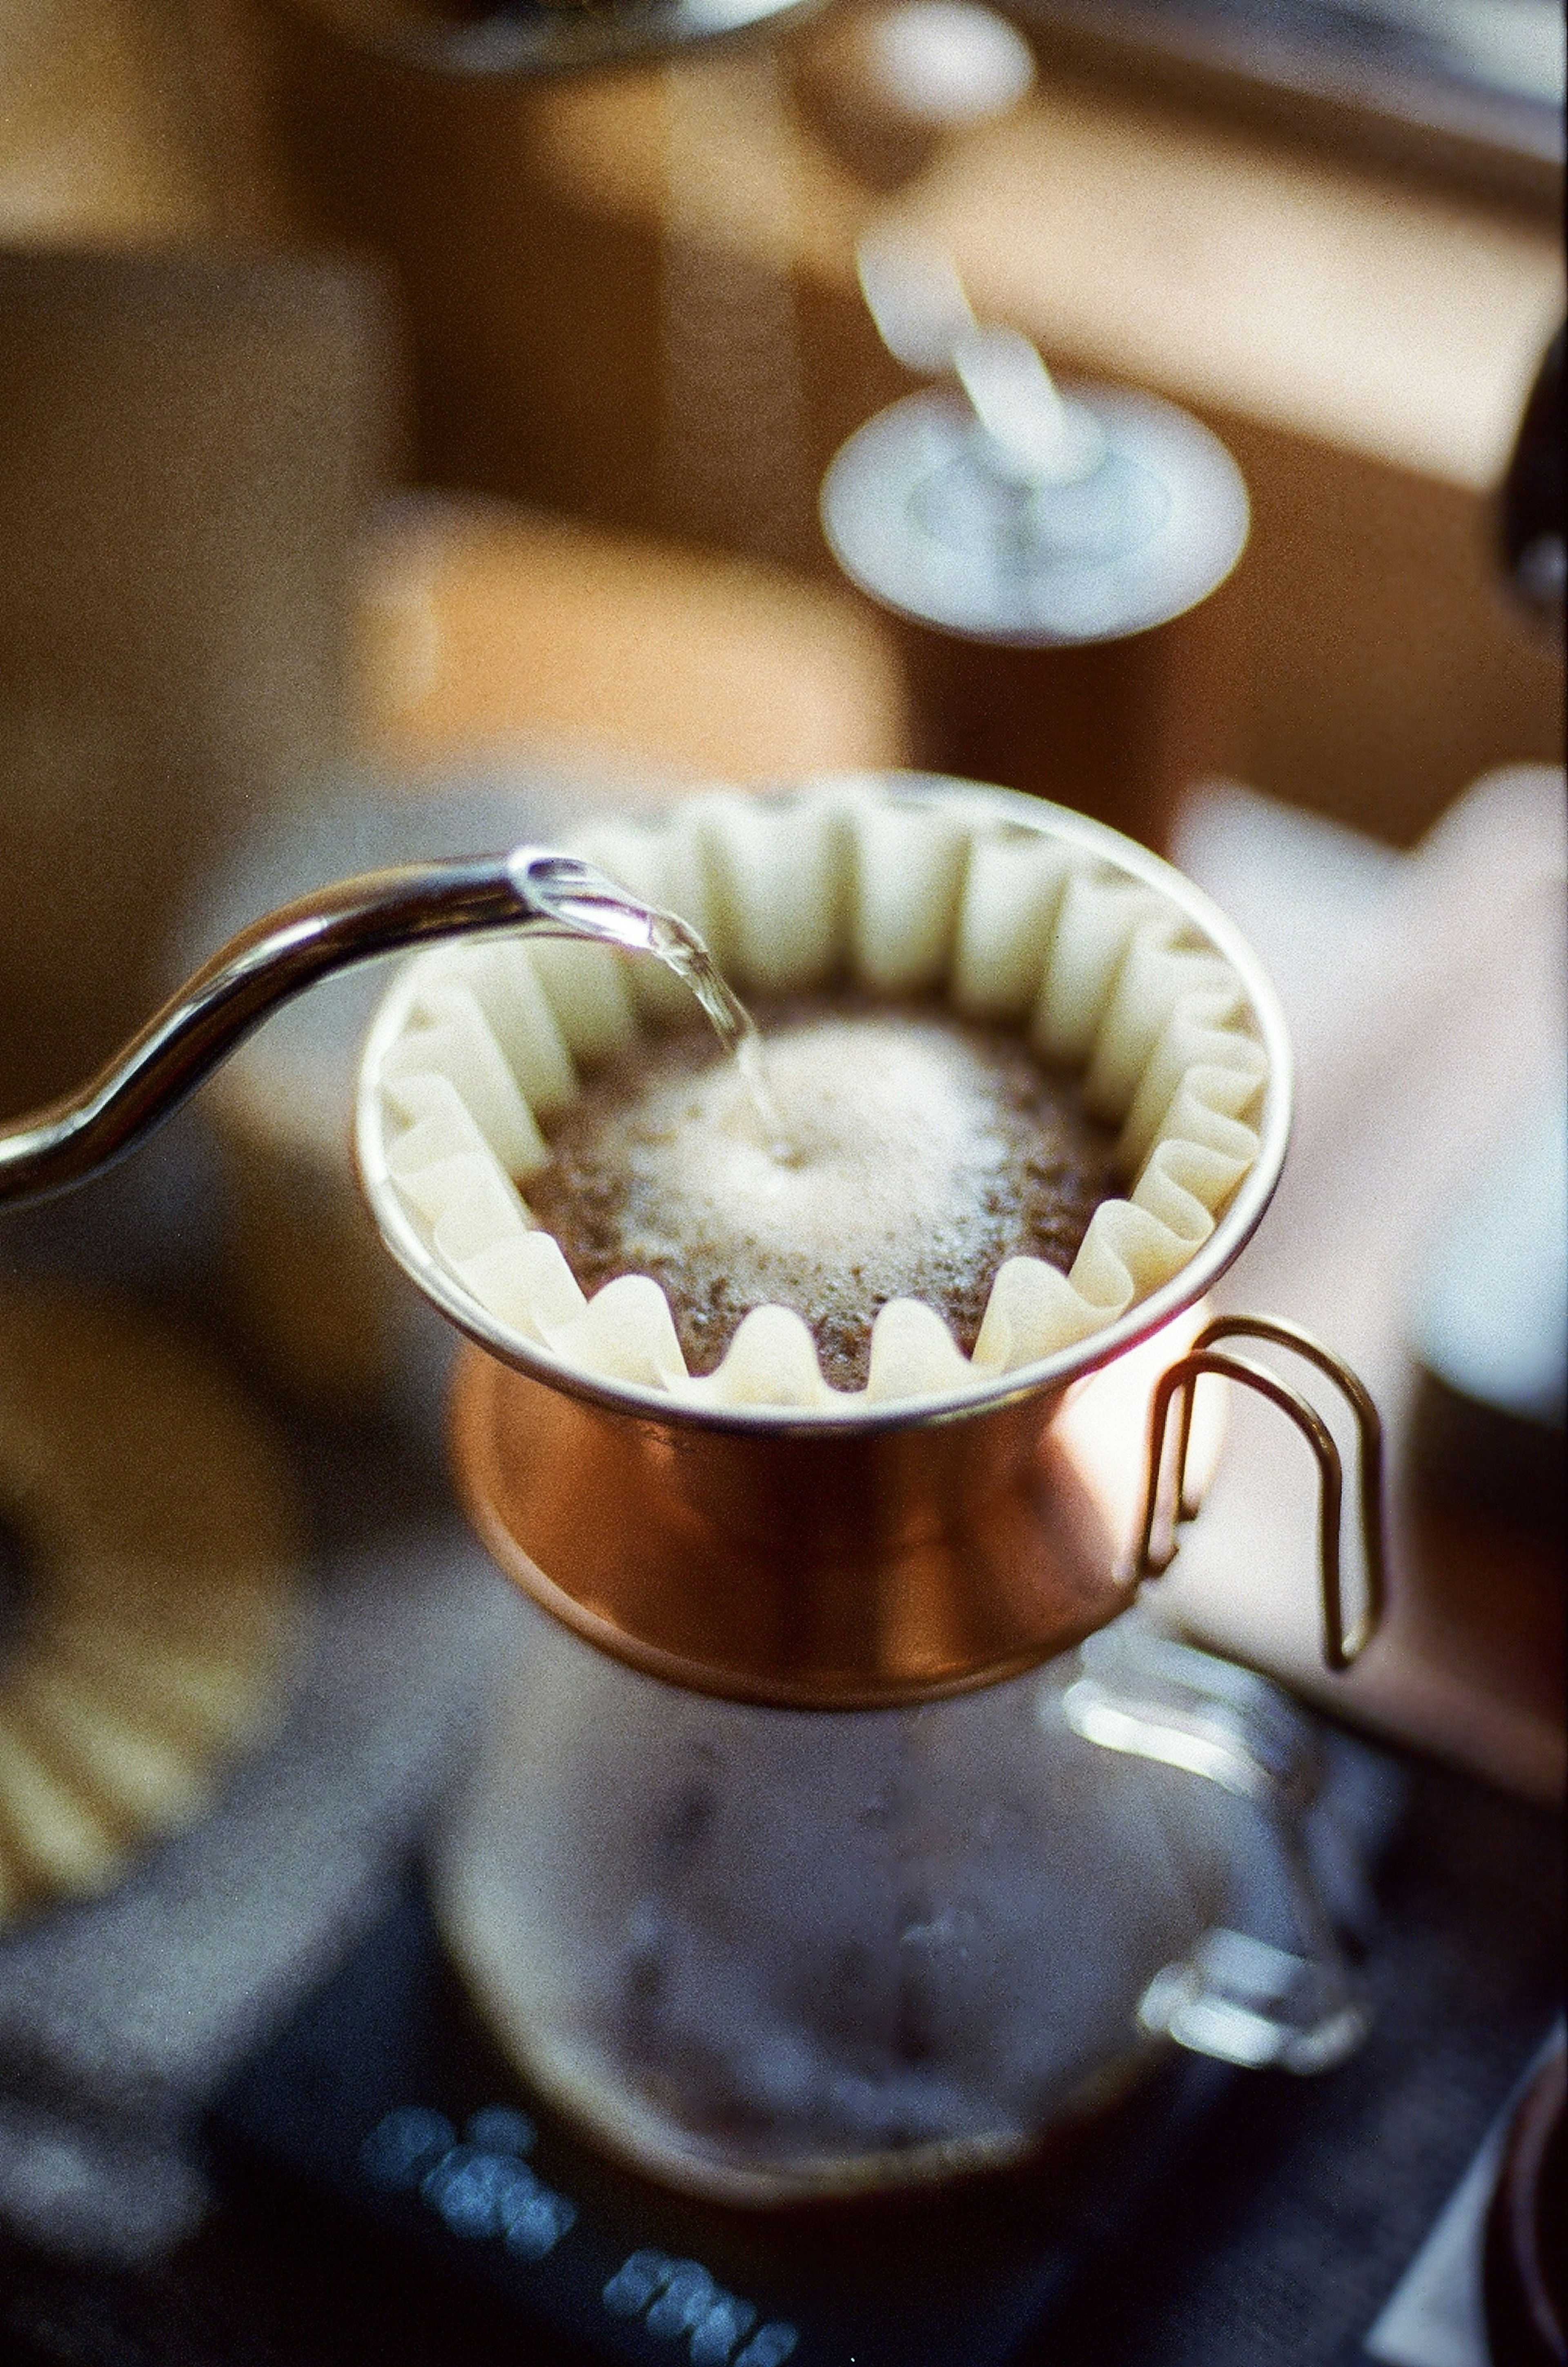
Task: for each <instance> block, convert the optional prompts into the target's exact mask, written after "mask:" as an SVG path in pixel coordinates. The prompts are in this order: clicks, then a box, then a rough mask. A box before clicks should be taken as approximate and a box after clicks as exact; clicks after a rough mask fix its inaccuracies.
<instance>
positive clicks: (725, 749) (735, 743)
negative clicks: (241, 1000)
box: [358, 496, 908, 794]
mask: <svg viewBox="0 0 1568 2367" xmlns="http://www.w3.org/2000/svg"><path fill="white" fill-rule="evenodd" d="M360 582H361V592H360V600H359V607H358V618H359V634H360V649H361V672H360V677H359V679H360V692H359V707H358V728H359V730H360V732H361V734H362V737H363V739H364V741H365V743H366V744H367V747H368V748H369V749H371V750H372V751H373V752H374V753H376V754H378V755H380V756H382V757H385V758H386V759H388V760H389V762H391V763H392V764H402V765H407V766H410V767H412V768H413V769H414V770H415V772H416V773H418V772H420V771H422V770H423V768H426V767H428V766H430V765H433V764H439V763H440V762H441V761H442V760H443V759H460V758H464V757H468V756H472V755H475V754H479V753H484V752H486V751H493V750H496V749H504V748H506V747H508V746H512V745H525V746H526V747H527V748H528V749H529V750H531V751H532V752H533V753H536V754H541V753H542V754H548V755H552V756H564V757H566V758H568V759H569V760H570V759H577V760H580V761H582V762H583V763H585V764H592V763H594V762H595V761H596V760H600V761H602V760H608V761H609V763H610V764H611V766H612V768H613V770H614V773H615V779H616V783H617V787H620V788H622V789H623V790H626V789H630V788H632V787H635V785H636V782H637V777H638V776H639V774H640V775H641V776H644V777H645V778H646V780H647V782H648V786H649V790H650V791H651V792H653V793H654V794H658V793H659V791H660V789H661V788H663V787H667V786H669V785H673V784H679V783H681V782H682V781H684V782H689V781H690V780H692V779H693V778H697V779H703V778H710V779H711V778H716V779H730V780H734V779H740V780H745V779H750V778H753V777H758V776H761V777H764V778H765V777H767V776H778V777H783V776H788V775H791V774H796V773H811V772H818V771H823V770H829V769H839V768H847V769H850V770H856V769H859V768H862V767H863V768H866V769H870V770H878V769H882V768H884V767H886V766H889V765H897V764H903V763H905V762H906V761H907V759H908V729H907V724H906V719H905V710H904V691H903V679H902V675H901V674H900V671H899V666H898V659H897V649H896V646H895V644H894V640H893V636H892V633H891V631H890V629H887V628H886V626H885V625H884V623H883V621H882V619H881V618H880V617H876V616H875V615H874V614H873V613H871V612H869V611H868V610H866V609H865V608H863V606H862V605H861V604H860V603H859V602H858V601H857V600H855V599H854V597H853V596H852V595H851V594H850V593H849V592H848V591H847V590H843V589H840V587H839V586H837V585H835V584H833V583H818V582H812V581H810V580H807V579H804V578H801V577H798V576H795V575H793V574H790V573H788V572H785V571H784V570H782V569H778V568H770V567H766V566H764V565H762V564H761V563H760V562H758V561H750V560H740V559H735V558H731V557H728V556H727V555H725V554H723V553H718V552H708V551H701V550H683V549H679V548H677V547H675V546H673V545H670V544H658V543H650V542H646V541H642V540H639V539H637V538H634V537H628V536H622V535H614V534H609V533H606V532H604V531H603V530H602V529H599V528H594V527H583V526H579V525H572V524H570V523H569V522H568V521H565V520H562V519H558V518H548V517H544V516H541V515H538V514H536V513H533V512H529V511H527V510H524V509H520V508H518V507H517V506H516V505H515V504H510V503H504V502H481V501H474V500H471V499H470V500H465V499H462V498H460V497H456V496H430V497H423V498H421V497H411V498H410V499H408V500H405V501H402V502H397V503H393V504H389V507H388V508H387V510H386V511H385V512H384V513H383V515H382V516H381V518H380V519H379V521H378V525H377V527H376V529H375V531H374V533H373V534H372V535H371V536H370V537H369V538H368V540H367V546H366V552H365V563H364V569H363V572H362V575H361V579H360Z"/></svg>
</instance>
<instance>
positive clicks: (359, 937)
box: [0, 846, 664, 1205]
mask: <svg viewBox="0 0 1568 2367" xmlns="http://www.w3.org/2000/svg"><path fill="white" fill-rule="evenodd" d="M663 918H664V916H663V915H662V914H660V913H659V912H655V911H654V910H653V908H651V907H650V906H648V905H645V904H641V903H639V902H638V901H637V899H636V898H635V897H631V896H628V895H627V893H626V890H625V889H623V888H620V887H617V885H616V884H615V881H614V880H612V879H610V878H607V877H606V876H605V874H604V872H602V871H599V870H597V869H596V868H595V867H594V866H593V865H592V864H591V863H584V862H581V861H580V860H579V858H578V857H577V856H576V855H563V854H561V853H560V852H559V851H558V850H557V849H555V848H552V847H541V846H519V847H514V848H513V850H512V852H511V853H510V854H507V855H478V856H465V857H462V858H460V859H458V860H457V861H446V862H439V863H414V864H406V865H402V866H399V867H398V868H397V869H395V870H389V871H371V872H366V873H364V874H362V875H361V876H360V877H359V878H354V879H344V880H340V881H339V882H338V883H337V884H336V886H334V887H330V888H321V889H316V890H314V891H313V892H312V893H311V894H310V895H308V896H302V897H300V898H299V899H298V900H296V901H295V902H294V903H291V904H285V905H284V906H282V907H281V908H280V909H279V910H278V911H277V912H269V913H267V914H266V915H265V917H264V918H263V919H261V920H259V921H256V922H254V923H252V925H251V926H250V927H249V928H247V929H243V930H242V931H241V932H240V934H239V935H238V936H235V937H231V939H230V941H229V943H228V944H227V945H226V946H222V947H221V948H220V950H219V951H218V952H217V953H216V954H214V955H213V957H212V958H211V960H210V961H209V962H206V963H205V964H204V965H203V966H202V968H200V969H198V970H197V972H196V974H195V976H194V977H193V978H189V979H187V980H186V982H185V984H184V985H183V986H182V987H180V988H179V989H178V991H176V992H175V994H174V995H172V996H171V997H170V999H169V1001H168V1002H165V1003H164V1007H163V1009H162V1010H161V1011H158V1012H156V1013H155V1014H153V1016H152V1018H151V1019H150V1020H149V1021H148V1023H147V1025H146V1026H145V1027H143V1028H142V1029H141V1033H140V1034H139V1035H138V1036H135V1037H134V1038H133V1039H132V1041H131V1042H130V1043H129V1044H128V1045H126V1046H125V1048H123V1050H121V1051H120V1052H118V1053H117V1054H116V1056H115V1058H114V1059H112V1060H111V1061H110V1062H109V1063H108V1065H107V1068H105V1069H103V1070H100V1071H99V1073H98V1074H97V1075H96V1077H94V1078H93V1079H92V1080H91V1081H90V1082H88V1083H87V1084H85V1085H84V1086H83V1087H82V1088H81V1090H80V1091H79V1092H77V1093H72V1094H69V1095H67V1096H66V1097H65V1098H64V1099H63V1100H62V1101H58V1102H55V1103H53V1104H51V1106H50V1107H49V1108H47V1109H42V1110H36V1111H33V1112H30V1113H29V1114H28V1115H27V1116H23V1117H19V1118H16V1119H13V1120H12V1121H11V1122H10V1123H9V1124H7V1125H6V1126H5V1127H3V1128H0V1205H6V1204H9V1205H15V1204H17V1203H19V1202H22V1201H26V1200H38V1199H43V1198H47V1197H48V1196H49V1195H51V1194H52V1193H56V1192H62V1191H64V1190H66V1189H68V1188H69V1186H71V1185H72V1184H73V1183H83V1182H85V1180H86V1178H87V1177H88V1176H91V1175H96V1174H98V1173H100V1172H102V1171H103V1170H104V1169H105V1168H106V1167H108V1166H111V1165H112V1164H113V1163H114V1161H116V1160H118V1159H121V1158H123V1157H124V1156H125V1154H126V1153H127V1152H128V1151H130V1150H135V1149H136V1148H137V1146H138V1144H140V1143H141V1142H143V1141H144V1140H145V1139H146V1138H147V1136H148V1135H149V1134H151V1133H152V1130H153V1128H154V1127H157V1126H159V1125H161V1124H162V1122H163V1120H164V1118H166V1117H169V1116H172V1115H173V1114H174V1112H175V1110H177V1109H178V1108H179V1107H180V1105H181V1104H182V1103H184V1102H186V1101H187V1100H188V1099H189V1097H190V1095H191V1094H192V1093H194V1092H195V1091H196V1089H197V1086H198V1085H200V1084H201V1083H202V1082H204V1080H205V1079H206V1078H208V1077H209V1076H210V1075H211V1073H212V1071H213V1070H215V1069H216V1068H218V1067H219V1066H220V1063H221V1062H222V1061H224V1060H225V1059H227V1058H228V1056H229V1054H230V1053H231V1052H232V1051H233V1050H235V1049H236V1048H237V1047H238V1046H239V1045H240V1044H242V1043H243V1041H244V1039H245V1037H246V1036H249V1035H251V1034H252V1033H254V1030H255V1029H256V1028H257V1027H258V1026H260V1025H261V1023H262V1021H263V1020H264V1019H265V1018H267V1017H268V1016H269V1014H271V1013H272V1012H274V1011H276V1009H277V1008H278V1006H279V1005H280V1004H281V1003H284V1002H292V1001H293V999H294V998H295V997H296V996H297V995H300V994H303V993H305V992H306V991H307V990H308V989H309V988H310V987H312V986H314V985H315V983H316V981H317V980H319V979H322V978H327V977H330V976H331V975H332V974H333V972H334V971H336V970H341V969H347V968H351V967H352V966H353V965H354V964H355V963H357V962H365V961H373V960H374V959H375V958H376V957H378V955H381V954H390V953H398V952H401V951H402V950H404V949H405V948H407V947H411V946H424V945H428V944H430V943H431V942H432V941H433V940H434V939H436V938H439V937H446V936H456V935H458V934H472V933H473V932H475V931H479V930H505V931H507V932H508V933H509V934H513V935H522V936H543V937H579V938H584V939H587V940H588V941H589V942H591V943H598V944H602V945H612V946H621V947H622V948H623V949H625V950H626V951H627V952H633V953H636V952H646V951H648V950H649V949H650V948H651V947H652V946H653V945H654V942H655V938H656V935H657V934H658V928H657V924H658V923H660V921H661V920H663Z"/></svg>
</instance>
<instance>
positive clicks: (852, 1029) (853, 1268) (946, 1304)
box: [528, 992, 1119, 1389]
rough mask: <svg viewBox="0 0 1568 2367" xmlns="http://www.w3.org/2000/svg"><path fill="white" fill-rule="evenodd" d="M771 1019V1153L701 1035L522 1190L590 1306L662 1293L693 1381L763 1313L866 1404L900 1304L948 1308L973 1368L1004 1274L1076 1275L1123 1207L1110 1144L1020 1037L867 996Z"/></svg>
mask: <svg viewBox="0 0 1568 2367" xmlns="http://www.w3.org/2000/svg"><path fill="white" fill-rule="evenodd" d="M758 1015H759V1018H760V1021H761V1031H762V1035H763V1037H764V1039H765V1043H766V1050H767V1086H768V1090H769V1093H770V1094H771V1097H772V1101H773V1109H774V1113H775V1114H776V1119H777V1135H776V1137H775V1139H774V1140H773V1142H770V1140H769V1138H768V1135H767V1133H766V1132H765V1130H764V1129H763V1128H762V1127H761V1126H759V1123H758V1117H757V1113H756V1109H755V1106H754V1104H753V1103H752V1101H751V1099H750V1095H749V1093H748V1090H747V1085H746V1082H745V1080H744V1078H743V1077H742V1076H741V1075H740V1074H739V1072H738V1069H737V1064H736V1062H735V1061H734V1060H733V1059H729V1058H728V1057H727V1055H726V1054H725V1053H723V1052H722V1051H720V1050H719V1049H718V1048H716V1044H715V1041H714V1037H713V1036H712V1035H711V1034H710V1033H709V1032H708V1031H707V1030H706V1029H705V1028H703V1029H698V1028H692V1029H688V1030H682V1031H681V1032H680V1033H678V1034H675V1035H672V1036H665V1037H662V1038H657V1039H654V1040H652V1041H649V1040H648V1039H644V1040H643V1041H642V1042H640V1043H639V1044H638V1045H637V1046H636V1047H635V1048H632V1049H630V1050H628V1051H627V1052H626V1053H624V1054H621V1055H619V1056H617V1058H616V1059H614V1060H612V1061H610V1062H608V1063H606V1065H605V1066H604V1067H603V1068H602V1069H601V1070H599V1071H598V1072H597V1073H596V1074H595V1075H593V1076H592V1077H591V1078H590V1079H589V1080H588V1081H587V1082H586V1084H585V1086H584V1088H583V1091H582V1092H581V1094H580V1095H579V1097H578V1098H577V1100H576V1101H574V1102H573V1103H572V1104H570V1106H569V1107H567V1108H566V1109H564V1110H563V1111H562V1112H561V1114H560V1116H559V1117H558V1120H557V1121H556V1122H555V1124H554V1125H553V1126H552V1127H551V1128H550V1129H549V1141H550V1148H551V1150H552V1152H553V1154H554V1161H553V1164H552V1165H551V1166H550V1167H549V1168H548V1169H547V1170H546V1171H545V1172H543V1173H542V1174H540V1175H537V1176H536V1177H534V1178H532V1179H531V1180H530V1183H529V1186H528V1197H529V1201H530V1204H531V1206H533V1209H534V1211H535V1214H536V1217H538V1219H539V1221H540V1223H541V1224H543V1225H545V1226H546V1227H547V1229H549V1230H550V1231H551V1232H552V1233H554V1234H555V1236H556V1238H557V1240H558V1241H559V1242H560V1245H561V1248H562V1250H563V1251H564V1252H565V1255H566V1258H567V1262H568V1263H569V1264H570V1267H571V1269H572V1271H573V1273H574V1274H576V1276H577V1278H578V1281H579V1282H580V1283H581V1285H582V1287H583V1289H584V1290H586V1291H588V1292H589V1293H590V1294H592V1292H593V1291H595V1290H597V1289H598V1288H600V1287H601V1285H603V1284H604V1283H606V1282H610V1281H613V1280H614V1279H615V1277H616V1276H618V1275H620V1274H651V1275H652V1276H653V1278H654V1280H655V1281H656V1282H658V1283H660V1285H662V1287H663V1289H664V1291H665V1293H666V1295H667V1297H669V1300H670V1304H671V1312H672V1314H673V1316H674V1319H675V1325H676V1329H677V1331H678V1333H679V1335H680V1339H681V1344H682V1350H683V1352H684V1354H685V1357H686V1361H687V1365H688V1367H689V1369H690V1370H691V1371H692V1372H694V1373H709V1372H712V1371H713V1370H714V1369H715V1367H716V1365H718V1364H719V1363H720V1361H721V1360H722V1358H723V1356H724V1353H725V1351H726V1350H727V1348H728V1345H729V1342H730V1341H731V1339H732V1338H733V1337H734V1334H735V1331H736V1330H737V1328H738V1327H739V1323H740V1321H741V1320H742V1319H743V1318H744V1317H745V1316H746V1315H747V1314H748V1313H749V1312H750V1310H751V1308H754V1307H761V1306H764V1305H773V1306H784V1307H789V1308H794V1309H795V1311H796V1312H797V1313H798V1314H800V1315H801V1316H802V1317H803V1318H804V1319H805V1320H806V1322H807V1325H808V1326H809V1328H810V1330H811V1331H812V1333H813V1335H814V1337H815V1339H816V1342H817V1346H818V1354H819V1356H820V1358H821V1362H822V1368H823V1372H824V1374H825V1375H826V1376H827V1378H828V1380H829V1382H830V1383H831V1384H832V1386H833V1387H836V1388H840V1389H852V1388H861V1387H863V1386H864V1384H865V1379H866V1374H867V1368H868V1359H869V1350H870V1337H871V1326H872V1323H873V1320H874V1318H875V1316H876V1313H877V1311H878V1309H879V1308H881V1307H882V1306H883V1305H885V1304H886V1301H887V1300H888V1299H890V1298H918V1299H921V1300H923V1301H924V1302H925V1304H927V1305H928V1306H931V1307H933V1308H935V1309H936V1311H937V1312H938V1313H939V1314H940V1315H942V1317H943V1318H944V1319H945V1320H946V1321H947V1322H948V1323H949V1324H951V1326H952V1328H953V1331H954V1333H955V1335H956V1337H957V1339H958V1342H959V1344H960V1346H961V1347H962V1348H963V1349H964V1351H965V1353H969V1352H971V1351H972V1350H973V1348H974V1344H975V1340H976V1335H977V1333H978V1331H979V1328H980V1322H981V1319H982V1318H983V1316H984V1314H985V1309H986V1301H987V1296H988V1294H989V1290H990V1285H991V1283H992V1281H993V1279H994V1277H995V1274H996V1272H997V1268H998V1266H999V1265H1000V1264H1001V1263H1002V1261H1003V1260H1004V1259H1005V1258H1008V1257H1012V1256H1015V1255H1019V1254H1030V1255H1033V1256H1036V1257H1043V1258H1046V1259H1048V1260H1049V1261H1050V1262H1051V1263H1053V1264H1055V1265H1057V1266H1060V1267H1061V1268H1063V1269H1064V1270H1066V1268H1067V1267H1068V1266H1069V1265H1070V1264H1071V1263H1072V1261H1073V1258H1074V1257H1075V1255H1076V1254H1077V1249H1078V1246H1079V1244H1080V1242H1081V1241H1082V1239H1083V1236H1084V1233H1085V1231H1086V1230H1087V1229H1088V1225H1089V1217H1091V1216H1092V1214H1093V1212H1094V1210H1095V1208H1096V1207H1097V1206H1099V1204H1100V1201H1101V1200H1102V1199H1105V1198H1107V1197H1108V1196H1110V1195H1111V1194H1112V1193H1113V1192H1114V1191H1116V1190H1117V1189H1118V1188H1119V1182H1118V1178H1117V1176H1116V1173H1115V1171H1114V1168H1113V1163H1112V1148H1113V1137H1112V1135H1111V1132H1110V1131H1109V1130H1108V1129H1107V1128H1105V1127H1100V1126H1099V1125H1097V1124H1096V1123H1094V1122H1093V1121H1092V1120H1091V1119H1089V1117H1088V1116H1085V1114H1084V1112H1083V1109H1082V1106H1081V1102H1080V1099H1079V1095H1078V1091H1077V1085H1076V1082H1074V1081H1072V1080H1071V1079H1069V1078H1067V1077H1066V1076H1062V1075H1058V1074H1056V1073H1055V1072H1053V1071H1051V1070H1046V1069H1044V1068H1043V1067H1042V1066H1041V1065H1040V1063H1039V1062H1038V1061H1036V1060H1035V1059H1033V1057H1032V1055H1031V1054H1030V1052H1029V1051H1028V1049H1027V1048H1026V1047H1025V1046H1024V1044H1023V1043H1022V1041H1021V1038H1020V1037H1019V1036H1017V1035H1014V1034H1010V1033H1008V1032H1006V1031H1004V1030H1001V1029H997V1028H988V1027H985V1026H981V1025H975V1024H972V1023H970V1022H967V1021H964V1020H962V1019H959V1018H956V1017H954V1016H953V1014H951V1013H950V1012H949V1011H947V1010H946V1009H945V1008H944V1007H943V1006H942V1005H939V1004H936V1003H931V1004H925V1003H902V1004H898V1005H889V1004H885V1003H883V1004H879V1003H876V1002H872V1001H869V1000H868V999H866V998H864V997H861V996H856V995H853V994H851V993H849V992H843V993H837V994H822V995H817V996H813V997H802V998H799V999H796V1000H794V1001H791V1002H779V1003H775V1004H773V1005H772V1006H764V1007H762V1008H761V1009H760V1010H759V1014H758ZM781 1139H782V1143H783V1144H786V1145H787V1146H788V1149H787V1153H781V1150H780V1147H779V1146H780V1140H781Z"/></svg>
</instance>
